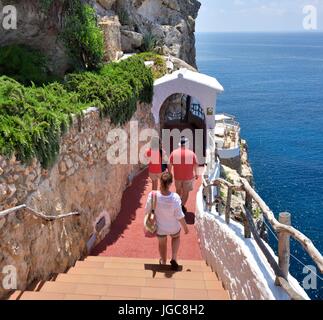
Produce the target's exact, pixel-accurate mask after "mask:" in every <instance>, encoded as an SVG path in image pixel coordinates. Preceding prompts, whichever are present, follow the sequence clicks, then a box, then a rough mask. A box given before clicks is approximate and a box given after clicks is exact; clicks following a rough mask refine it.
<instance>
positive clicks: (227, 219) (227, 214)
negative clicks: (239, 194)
mask: <svg viewBox="0 0 323 320" xmlns="http://www.w3.org/2000/svg"><path fill="white" fill-rule="evenodd" d="M231 198H232V187H228V197H227V204H226V208H225V222H226V223H227V224H230V220H231Z"/></svg>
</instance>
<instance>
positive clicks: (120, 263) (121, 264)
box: [75, 260, 212, 272]
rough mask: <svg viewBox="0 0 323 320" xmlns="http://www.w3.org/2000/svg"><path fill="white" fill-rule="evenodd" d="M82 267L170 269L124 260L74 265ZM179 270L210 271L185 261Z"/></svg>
mask: <svg viewBox="0 0 323 320" xmlns="http://www.w3.org/2000/svg"><path fill="white" fill-rule="evenodd" d="M82 266H83V267H84V266H88V267H91V268H106V269H119V270H124V269H127V270H150V271H151V270H163V271H172V270H171V269H170V265H166V266H160V265H159V264H158V263H156V261H155V263H132V262H127V261H126V260H125V261H104V260H103V261H90V260H84V261H77V262H76V264H75V267H82ZM179 266H180V271H187V272H212V271H211V269H210V268H209V267H207V266H206V265H204V266H197V265H188V264H187V263H186V262H184V263H180V264H179Z"/></svg>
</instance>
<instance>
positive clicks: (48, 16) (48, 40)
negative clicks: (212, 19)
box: [0, 0, 200, 75]
mask: <svg viewBox="0 0 323 320" xmlns="http://www.w3.org/2000/svg"><path fill="white" fill-rule="evenodd" d="M84 1H85V2H87V3H89V4H91V5H92V6H94V7H95V9H96V12H97V15H98V20H99V23H100V25H101V26H102V28H103V31H104V36H105V60H106V61H111V60H117V59H118V58H120V55H121V54H122V52H125V53H132V52H138V51H142V50H145V49H146V48H145V41H144V39H145V38H147V36H148V37H150V39H153V42H154V43H155V49H156V50H157V51H158V52H159V53H161V54H166V55H172V56H174V57H177V58H180V59H182V60H184V61H185V62H186V63H188V64H189V65H192V66H194V67H195V66H196V61H195V56H196V53H195V35H194V32H195V19H196V17H197V14H198V11H199V8H200V3H199V2H198V1H197V0H135V1H133V0H84ZM7 2H8V3H10V4H12V5H15V6H16V8H17V12H18V17H17V18H18V23H17V29H16V30H4V29H2V28H1V29H0V32H1V37H0V46H4V45H9V44H17V43H18V44H25V45H29V46H31V47H33V48H36V49H38V50H41V51H42V52H43V53H45V54H46V55H47V56H48V62H49V68H50V71H52V72H53V73H54V74H58V75H63V74H64V73H65V72H66V71H67V70H68V69H69V67H70V61H69V58H68V55H67V52H66V49H65V47H64V45H63V43H62V41H61V40H60V37H59V34H60V32H61V31H62V25H63V23H62V22H63V16H64V12H63V5H62V1H60V0H53V2H52V5H51V6H50V9H49V10H48V11H47V10H44V9H43V8H42V7H41V5H40V0H29V1H20V0H12V1H7ZM5 3H6V1H5Z"/></svg>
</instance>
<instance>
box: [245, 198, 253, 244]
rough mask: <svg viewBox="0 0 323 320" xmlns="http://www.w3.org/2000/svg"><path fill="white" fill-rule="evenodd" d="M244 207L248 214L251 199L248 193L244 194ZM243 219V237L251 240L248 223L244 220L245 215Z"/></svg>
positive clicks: (250, 210)
mask: <svg viewBox="0 0 323 320" xmlns="http://www.w3.org/2000/svg"><path fill="white" fill-rule="evenodd" d="M245 206H246V208H247V210H249V212H252V197H251V196H250V194H249V193H248V192H246V202H245ZM243 218H244V219H243V224H244V237H245V238H246V239H250V238H251V230H250V226H249V222H248V219H247V218H246V216H245V215H243Z"/></svg>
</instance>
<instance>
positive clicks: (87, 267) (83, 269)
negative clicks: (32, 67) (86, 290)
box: [67, 261, 218, 281]
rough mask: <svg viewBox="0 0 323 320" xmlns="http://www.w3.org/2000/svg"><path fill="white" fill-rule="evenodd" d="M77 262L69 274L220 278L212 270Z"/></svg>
mask: <svg viewBox="0 0 323 320" xmlns="http://www.w3.org/2000/svg"><path fill="white" fill-rule="evenodd" d="M94 264H95V265H93V262H90V263H87V262H85V261H84V262H77V264H76V265H75V267H73V268H71V269H70V270H69V271H68V272H67V274H91V273H92V272H94V273H96V274H98V275H105V276H128V277H133V278H157V279H165V278H173V279H182V280H201V281H203V280H218V279H217V277H216V275H215V273H213V272H211V271H201V272H190V271H183V272H173V271H170V270H169V269H168V270H166V271H163V270H161V269H155V270H145V269H144V268H143V267H142V268H141V269H137V270H136V269H125V268H124V267H121V266H120V267H119V268H117V267H116V268H110V267H109V266H102V265H97V264H96V262H94Z"/></svg>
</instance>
